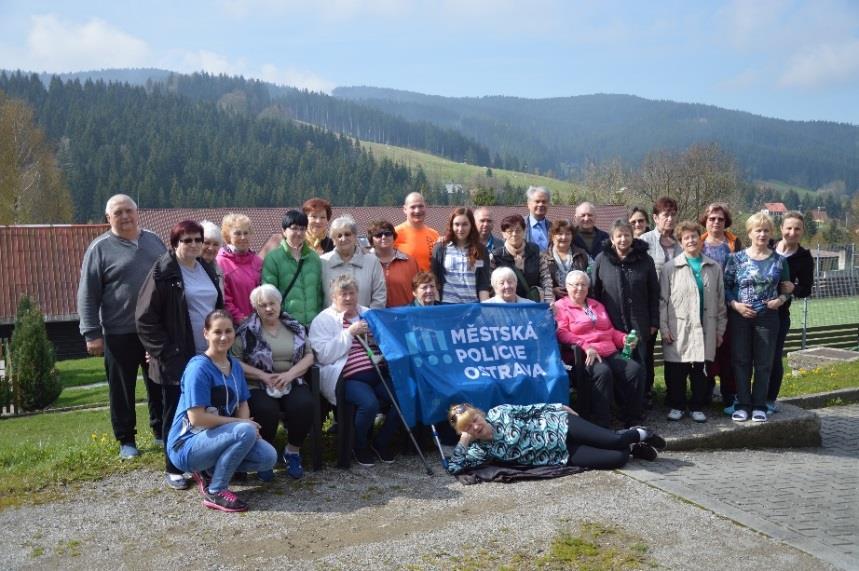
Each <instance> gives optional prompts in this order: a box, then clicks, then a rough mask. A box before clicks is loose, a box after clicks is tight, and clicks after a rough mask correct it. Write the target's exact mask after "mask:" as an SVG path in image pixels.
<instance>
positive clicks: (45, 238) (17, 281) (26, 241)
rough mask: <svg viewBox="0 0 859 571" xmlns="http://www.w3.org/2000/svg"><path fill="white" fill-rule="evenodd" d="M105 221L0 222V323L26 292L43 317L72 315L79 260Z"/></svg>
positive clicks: (10, 316)
mask: <svg viewBox="0 0 859 571" xmlns="http://www.w3.org/2000/svg"><path fill="white" fill-rule="evenodd" d="M109 228H110V226H108V225H107V224H80V225H50V226H48V225H46V226H42V225H38V226H36V225H34V226H0V276H2V281H0V284H2V285H0V323H13V322H14V321H15V312H16V311H17V309H18V301H19V300H20V298H21V296H23V295H25V294H27V295H29V296H30V297H31V298H33V300H34V301H36V303H38V305H39V307H40V309H41V310H42V313H43V314H45V319H46V320H47V321H68V320H74V319H77V318H78V316H77V303H76V295H77V291H78V282H79V281H80V268H81V261H82V260H83V256H84V252H85V251H86V248H87V246H88V245H89V243H90V242H91V241H92V240H93V239H94V238H95V237H96V236H98V235H99V234H102V233H103V232H106V231H107V230H108V229H109Z"/></svg>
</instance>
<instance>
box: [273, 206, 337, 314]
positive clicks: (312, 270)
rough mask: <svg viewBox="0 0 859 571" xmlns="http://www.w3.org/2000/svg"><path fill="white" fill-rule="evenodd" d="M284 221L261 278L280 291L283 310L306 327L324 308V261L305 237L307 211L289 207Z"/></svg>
mask: <svg viewBox="0 0 859 571" xmlns="http://www.w3.org/2000/svg"><path fill="white" fill-rule="evenodd" d="M281 225H282V226H283V240H281V242H280V246H279V247H278V248H276V249H274V250H272V251H271V252H269V253H268V254H267V255H266V257H265V261H264V262H263V266H262V281H263V283H267V284H271V285H273V286H274V287H275V288H277V291H279V292H280V295H281V296H282V297H283V303H282V308H283V311H285V312H286V313H288V314H289V315H291V316H293V317H294V318H295V319H297V320H298V322H299V323H301V324H302V325H304V326H305V327H307V326H309V325H310V322H311V321H313V318H314V317H316V315H317V314H318V313H319V312H320V311H321V310H322V304H323V301H322V300H323V295H322V262H321V261H320V259H319V255H318V254H317V253H316V252H315V251H314V250H313V248H311V247H310V246H308V245H307V243H306V242H305V241H304V235H305V232H307V215H306V214H304V213H303V212H299V211H298V210H290V211H288V212H287V213H286V216H284V217H283V222H282V223H281Z"/></svg>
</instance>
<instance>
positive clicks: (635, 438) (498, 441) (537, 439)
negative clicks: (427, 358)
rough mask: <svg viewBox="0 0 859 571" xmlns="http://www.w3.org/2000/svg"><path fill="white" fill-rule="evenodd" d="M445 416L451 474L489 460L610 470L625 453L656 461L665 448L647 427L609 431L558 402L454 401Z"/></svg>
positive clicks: (622, 460) (620, 463) (625, 457)
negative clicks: (488, 404) (450, 436)
mask: <svg viewBox="0 0 859 571" xmlns="http://www.w3.org/2000/svg"><path fill="white" fill-rule="evenodd" d="M448 419H449V420H450V424H451V426H453V428H454V429H455V430H456V432H457V433H459V434H460V438H459V442H458V443H457V445H456V447H455V448H454V449H453V454H452V455H451V457H450V460H449V462H448V471H449V472H450V473H451V474H457V473H459V472H462V471H463V470H468V469H471V468H476V467H478V466H481V465H483V464H488V463H491V462H497V463H505V464H518V465H524V466H550V465H563V464H567V465H571V466H579V467H582V468H593V469H598V470H599V469H605V470H611V469H614V468H620V467H622V466H623V465H624V464H626V462H627V461H628V460H629V456H630V454H632V456H635V457H636V458H643V459H645V460H656V456H657V452H656V451H657V450H663V449H664V448H665V439H663V438H662V437H661V436H659V435H658V434H656V433H655V432H653V431H651V430H648V429H647V428H644V427H636V428H629V429H627V430H623V431H621V432H614V431H612V430H609V429H607V428H602V427H600V426H597V425H595V424H591V423H590V422H588V421H586V420H584V419H583V418H581V417H579V416H578V415H577V414H576V413H575V412H573V409H571V408H570V407H568V406H566V405H562V404H533V405H510V404H503V405H499V406H496V407H493V408H491V409H489V412H488V413H484V412H483V411H482V410H480V409H479V408H475V407H473V406H471V405H470V404H455V405H453V406H452V407H450V411H449V413H448Z"/></svg>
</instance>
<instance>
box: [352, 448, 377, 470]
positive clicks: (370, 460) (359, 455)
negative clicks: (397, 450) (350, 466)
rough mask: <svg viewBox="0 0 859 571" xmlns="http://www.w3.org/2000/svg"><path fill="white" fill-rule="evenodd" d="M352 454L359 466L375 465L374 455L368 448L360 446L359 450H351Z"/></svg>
mask: <svg viewBox="0 0 859 571" xmlns="http://www.w3.org/2000/svg"><path fill="white" fill-rule="evenodd" d="M352 453H353V455H354V456H355V462H357V463H358V464H360V465H361V466H366V467H368V468H369V467H370V466H375V465H376V455H375V454H373V452H372V451H371V450H370V448H362V449H360V450H353V451H352Z"/></svg>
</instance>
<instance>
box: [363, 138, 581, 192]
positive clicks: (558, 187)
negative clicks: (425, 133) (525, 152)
mask: <svg viewBox="0 0 859 571" xmlns="http://www.w3.org/2000/svg"><path fill="white" fill-rule="evenodd" d="M361 145H362V146H365V147H367V148H368V149H372V151H373V155H374V156H375V157H376V158H383V157H387V158H389V159H391V160H393V161H396V162H399V163H402V164H404V165H406V166H408V167H409V168H410V169H417V167H418V165H420V166H421V167H423V169H424V172H425V173H426V175H427V178H428V179H429V181H430V182H431V183H433V184H443V183H446V182H450V181H454V182H458V183H461V184H464V183H467V182H468V181H470V180H471V179H472V178H474V177H475V176H483V175H484V174H485V173H486V167H480V166H477V165H468V164H464V163H457V162H454V161H451V160H448V159H444V158H442V157H437V156H435V155H431V154H429V153H424V152H421V151H415V150H412V149H406V148H404V147H394V146H390V145H383V144H381V143H370V142H367V141H361ZM492 176H493V177H495V178H497V179H498V180H500V181H502V182H503V181H504V179H508V180H509V181H510V184H512V185H514V186H515V185H519V186H523V185H525V186H527V185H532V184H533V185H537V186H545V187H547V188H549V189H550V190H552V191H558V192H560V193H561V196H562V198H563V202H567V199H568V197H569V196H570V193H575V194H576V195H580V194H581V193H582V190H583V189H582V187H581V186H579V185H577V184H573V183H571V182H567V181H563V180H559V179H556V178H549V177H545V176H539V175H535V174H528V173H523V172H518V171H509V170H504V169H492Z"/></svg>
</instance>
